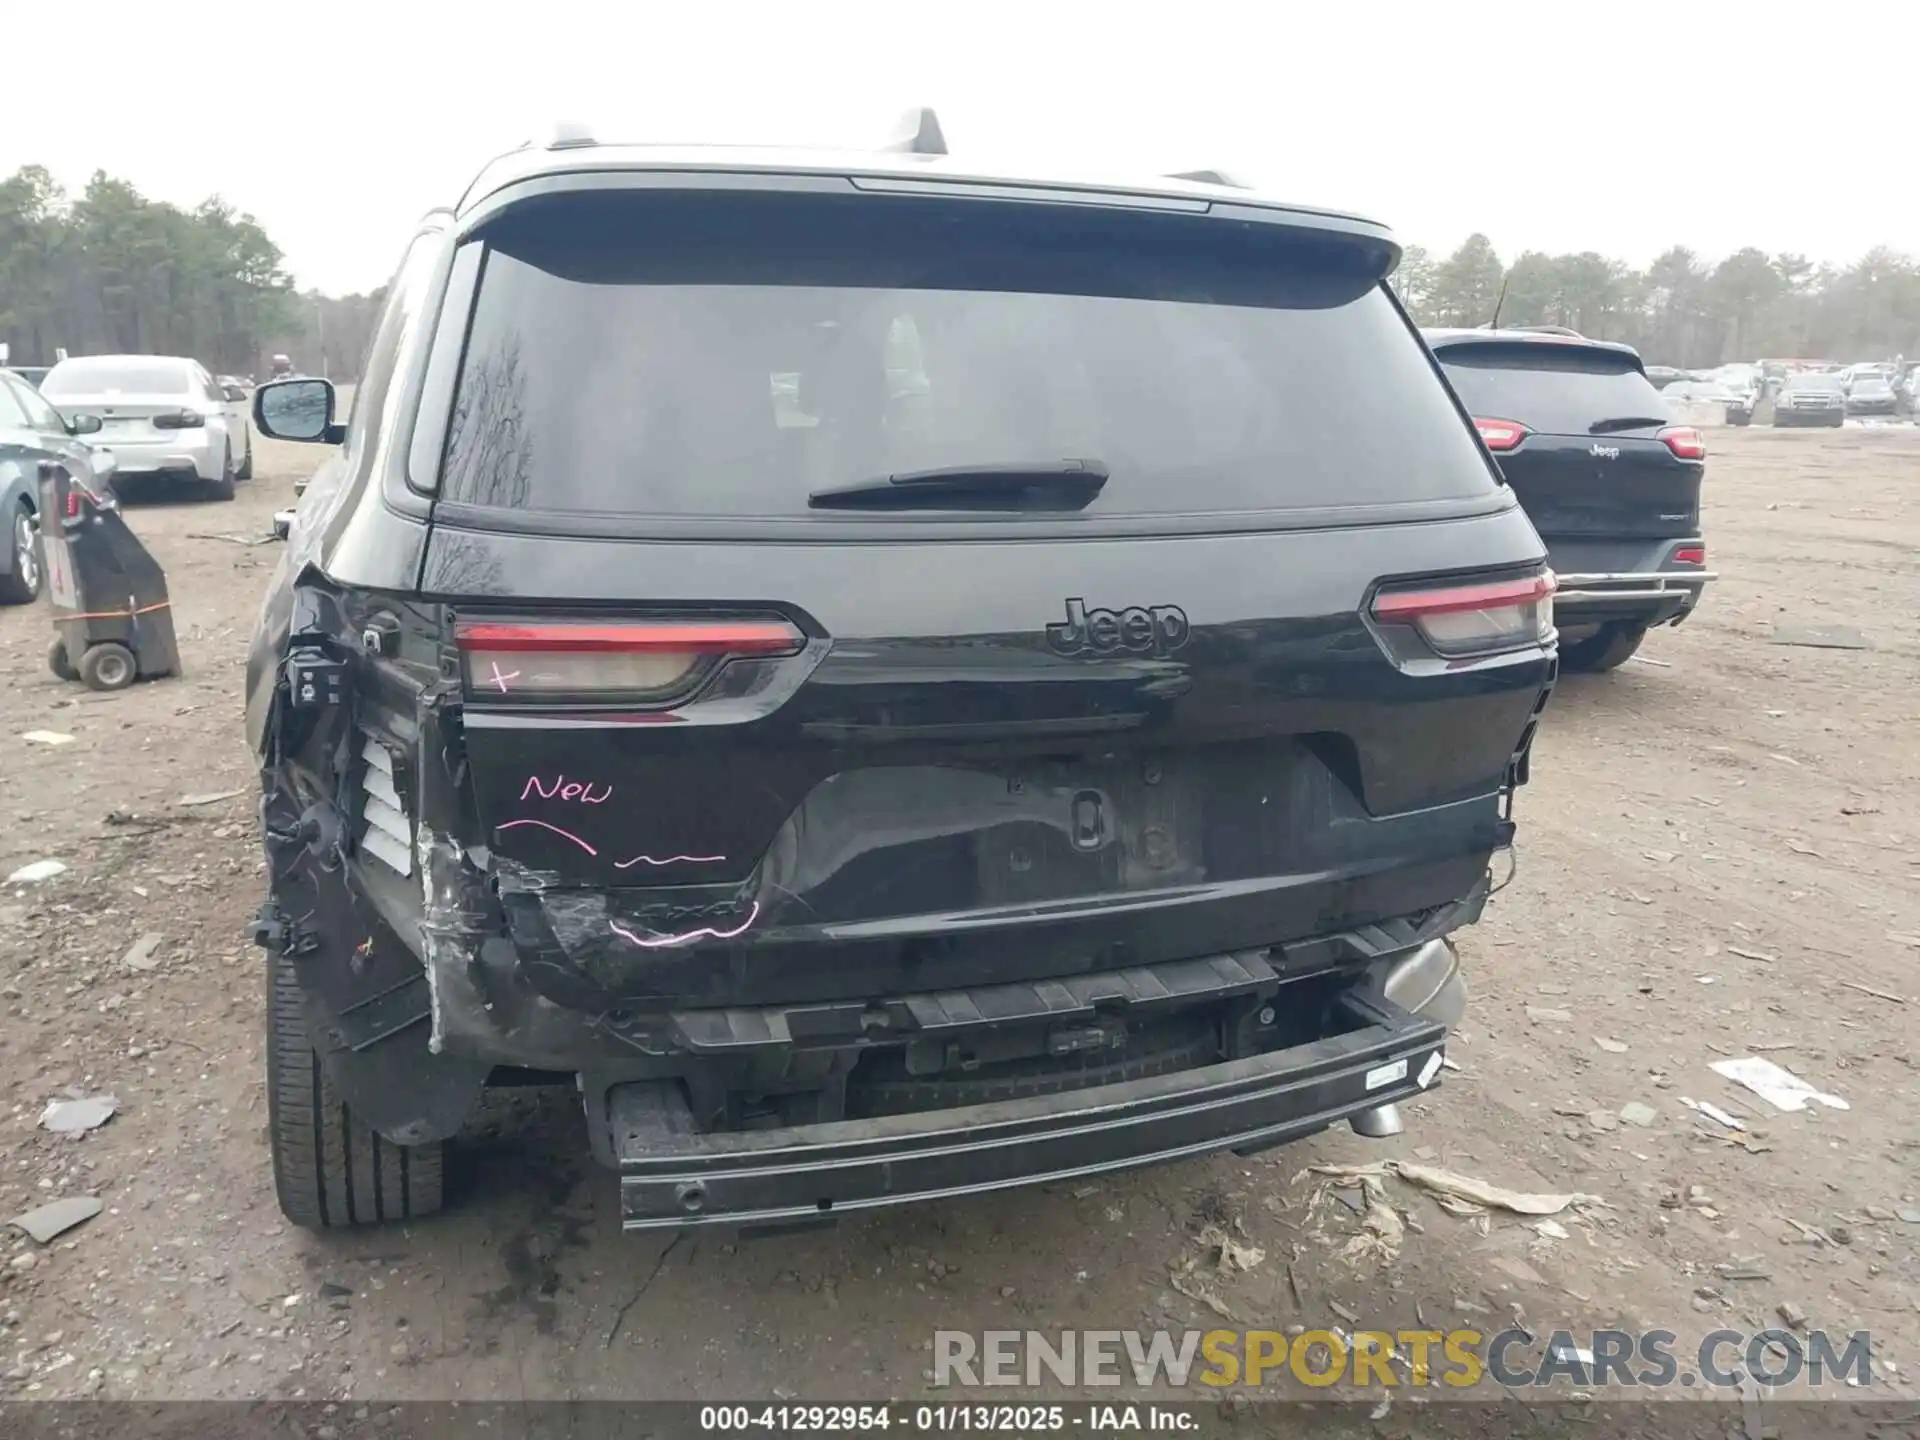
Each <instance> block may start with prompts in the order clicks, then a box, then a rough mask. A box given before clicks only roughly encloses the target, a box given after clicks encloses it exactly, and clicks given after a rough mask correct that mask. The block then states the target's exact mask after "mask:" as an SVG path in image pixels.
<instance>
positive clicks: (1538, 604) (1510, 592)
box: [1373, 570, 1555, 657]
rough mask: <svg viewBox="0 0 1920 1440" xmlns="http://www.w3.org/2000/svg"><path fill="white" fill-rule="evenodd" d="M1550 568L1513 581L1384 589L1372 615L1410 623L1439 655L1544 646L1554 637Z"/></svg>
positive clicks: (1386, 621) (1494, 652)
mask: <svg viewBox="0 0 1920 1440" xmlns="http://www.w3.org/2000/svg"><path fill="white" fill-rule="evenodd" d="M1554 589H1555V582H1554V578H1553V572H1552V571H1551V570H1541V571H1536V572H1535V573H1534V574H1532V575H1523V576H1520V577H1519V578H1518V579H1513V580H1481V581H1474V582H1471V583H1467V584H1447V585H1423V586H1420V587H1418V588H1413V587H1408V588H1406V589H1391V590H1382V591H1381V592H1380V593H1379V594H1378V595H1376V596H1374V600H1373V618H1374V619H1375V620H1378V621H1379V622H1380V623H1382V624H1384V625H1411V626H1413V627H1414V628H1415V629H1416V630H1418V631H1419V632H1420V635H1421V637H1422V638H1423V639H1424V640H1425V641H1426V642H1427V644H1429V645H1431V646H1432V647H1433V648H1434V649H1435V650H1437V651H1438V652H1439V653H1440V654H1442V655H1446V656H1450V657H1451V656H1467V655H1497V654H1500V653H1502V652H1504V651H1508V650H1525V649H1529V648H1531V647H1533V646H1536V645H1542V644H1545V643H1546V641H1547V640H1548V639H1550V638H1551V637H1552V635H1553V592H1554Z"/></svg>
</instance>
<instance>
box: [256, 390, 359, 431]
mask: <svg viewBox="0 0 1920 1440" xmlns="http://www.w3.org/2000/svg"><path fill="white" fill-rule="evenodd" d="M253 423H254V424H255V425H257V426H259V427H260V433H261V434H262V435H266V436H270V437H271V438H273V439H275V440H297V441H300V442H301V443H303V444H308V445H338V444H339V443H340V441H341V440H342V439H343V438H344V437H345V431H344V428H343V427H342V426H339V425H336V424H334V423H333V382H332V381H330V380H270V381H268V382H267V383H266V384H265V385H262V386H261V387H260V388H259V389H258V390H256V391H254V392H253Z"/></svg>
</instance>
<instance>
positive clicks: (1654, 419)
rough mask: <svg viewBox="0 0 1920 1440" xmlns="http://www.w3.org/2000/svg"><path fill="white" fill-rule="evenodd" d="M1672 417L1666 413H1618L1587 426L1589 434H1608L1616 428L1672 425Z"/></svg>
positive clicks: (1635, 428)
mask: <svg viewBox="0 0 1920 1440" xmlns="http://www.w3.org/2000/svg"><path fill="white" fill-rule="evenodd" d="M1672 423H1673V421H1672V419H1671V418H1669V417H1668V416H1665V415H1616V416H1614V417H1613V418H1612V419H1610V420H1596V421H1594V422H1593V423H1592V424H1591V425H1589V426H1587V433H1588V434H1589V435H1608V434H1611V433H1612V432H1613V431H1615V430H1644V429H1645V428H1646V427H1647V426H1649V425H1671V424H1672Z"/></svg>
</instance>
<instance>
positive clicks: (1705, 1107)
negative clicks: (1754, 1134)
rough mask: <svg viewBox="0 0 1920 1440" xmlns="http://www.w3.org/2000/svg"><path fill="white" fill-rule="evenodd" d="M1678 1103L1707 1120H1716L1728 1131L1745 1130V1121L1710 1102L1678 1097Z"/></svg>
mask: <svg viewBox="0 0 1920 1440" xmlns="http://www.w3.org/2000/svg"><path fill="white" fill-rule="evenodd" d="M1680 1103H1681V1104H1682V1105H1684V1106H1686V1107H1687V1108H1688V1109H1689V1110H1694V1111H1697V1112H1699V1113H1700V1114H1702V1115H1704V1116H1706V1117H1707V1118H1708V1119H1709V1120H1718V1121H1719V1122H1720V1123H1721V1124H1722V1125H1724V1126H1726V1127H1727V1129H1729V1130H1744V1129H1746V1128H1747V1122H1746V1121H1744V1120H1742V1119H1740V1118H1739V1117H1738V1116H1736V1115H1733V1114H1731V1113H1729V1112H1728V1111H1725V1110H1722V1109H1721V1108H1720V1107H1719V1106H1718V1105H1715V1104H1714V1103H1713V1102H1712V1101H1711V1100H1689V1099H1688V1098H1687V1097H1686V1096H1684V1095H1682V1096H1681V1097H1680Z"/></svg>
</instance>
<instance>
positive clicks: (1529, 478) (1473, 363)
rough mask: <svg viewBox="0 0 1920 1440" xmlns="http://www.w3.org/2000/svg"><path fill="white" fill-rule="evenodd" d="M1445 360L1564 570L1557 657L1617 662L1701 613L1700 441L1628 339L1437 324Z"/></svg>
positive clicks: (1559, 572) (1434, 340)
mask: <svg viewBox="0 0 1920 1440" xmlns="http://www.w3.org/2000/svg"><path fill="white" fill-rule="evenodd" d="M1426 339H1427V343H1428V344H1429V345H1430V346H1432V348H1433V352H1434V355H1435V356H1436V357H1437V358H1438V359H1439V361H1440V365H1441V368H1442V369H1444V370H1445V371H1446V374H1447V378H1448V380H1450V381H1451V382H1452V383H1453V388H1454V390H1455V392H1456V393H1458V395H1459V396H1460V401H1461V403H1462V404H1463V405H1464V406H1465V407H1466V409H1467V411H1468V413H1469V414H1471V415H1472V416H1473V423H1474V425H1475V427H1476V428H1477V429H1478V430H1479V431H1480V438H1481V440H1482V441H1484V442H1485V444H1486V447H1487V449H1488V450H1490V451H1492V452H1493V455H1494V457H1495V459H1496V460H1498V462H1499V465H1500V470H1501V473H1502V474H1504V475H1505V476H1506V478H1507V483H1508V484H1509V485H1511V486H1512V487H1513V489H1514V493H1515V494H1517V495H1518V496H1519V497H1520V503H1521V504H1522V505H1524V506H1526V509H1527V514H1528V516H1529V517H1531V519H1532V520H1533V524H1534V528H1535V529H1536V530H1538V531H1539V532H1540V538H1541V539H1542V540H1544V541H1546V544H1547V556H1548V560H1549V563H1551V565H1552V566H1553V570H1554V574H1555V576H1556V578H1557V579H1558V581H1559V589H1558V591H1557V592H1556V593H1555V595H1554V618H1555V622H1556V624H1557V625H1558V626H1559V629H1560V663H1561V664H1562V665H1563V666H1564V667H1566V668H1567V669H1569V670H1584V671H1601V670H1612V669H1614V668H1615V667H1616V666H1619V665H1621V664H1624V663H1625V662H1626V660H1627V659H1628V658H1629V657H1630V656H1631V655H1632V654H1633V653H1634V652H1635V651H1636V650H1638V649H1639V648H1640V642H1641V641H1642V640H1643V639H1645V638H1646V634H1647V631H1648V630H1649V629H1651V628H1652V627H1653V626H1655V625H1678V624H1679V623H1680V622H1681V621H1682V620H1685V619H1686V618H1687V617H1688V616H1689V615H1691V614H1692V613H1693V610H1694V607H1695V606H1696V605H1698V604H1699V603H1700V595H1701V592H1702V591H1703V590H1705V588H1706V585H1707V582H1708V581H1709V580H1712V579H1713V578H1714V577H1713V575H1712V573H1711V572H1710V571H1708V569H1707V547H1706V542H1705V541H1704V540H1703V539H1702V538H1701V534H1700V480H1701V477H1702V475H1703V474H1704V473H1705V471H1706V454H1707V447H1706V441H1705V439H1704V438H1703V437H1702V435H1701V434H1700V432H1699V431H1698V430H1696V429H1695V428H1694V427H1692V426H1691V425H1676V424H1674V423H1673V420H1672V413H1671V410H1670V409H1669V407H1668V405H1667V403H1666V401H1664V400H1663V399H1662V398H1661V395H1660V392H1659V391H1658V390H1656V389H1655V388H1654V386H1653V384H1652V382H1651V381H1649V380H1648V379H1647V373H1646V369H1645V367H1644V366H1643V365H1642V364H1641V363H1640V357H1639V355H1638V354H1637V353H1635V352H1634V350H1633V349H1632V348H1631V347H1629V346H1626V345H1613V344H1608V343H1605V342H1603V341H1598V340H1588V339H1585V338H1583V337H1581V336H1579V335H1576V334H1573V333H1572V332H1559V333H1553V332H1541V331H1533V330H1430V331H1427V332H1426Z"/></svg>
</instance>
